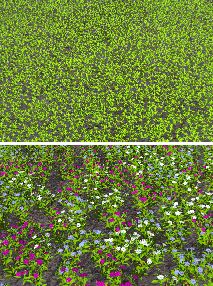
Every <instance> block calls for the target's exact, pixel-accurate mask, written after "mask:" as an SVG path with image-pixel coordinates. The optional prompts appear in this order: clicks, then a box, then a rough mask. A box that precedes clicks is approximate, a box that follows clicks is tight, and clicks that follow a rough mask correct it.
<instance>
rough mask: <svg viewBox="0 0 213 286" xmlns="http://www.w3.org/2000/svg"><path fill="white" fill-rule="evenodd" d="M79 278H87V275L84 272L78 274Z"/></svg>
mask: <svg viewBox="0 0 213 286" xmlns="http://www.w3.org/2000/svg"><path fill="white" fill-rule="evenodd" d="M79 276H80V277H87V276H88V274H87V273H85V272H84V273H81V274H79Z"/></svg>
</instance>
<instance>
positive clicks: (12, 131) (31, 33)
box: [0, 0, 213, 142]
mask: <svg viewBox="0 0 213 286" xmlns="http://www.w3.org/2000/svg"><path fill="white" fill-rule="evenodd" d="M212 12H213V6H212V3H211V1H205V0H180V1H171V0H163V1H162V0H161V1H159V0H157V1H156V0H146V1H141V0H127V1H122V0H116V1H112V0H104V1H103V0H102V1H100V0H99V1H98V0H93V1H90V0H81V1H74V0H72V1H71V0H70V1H69V0H57V1H56V0H37V1H36V0H27V1H26V0H13V1H11V0H2V1H1V6H0V13H1V19H0V27H1V34H0V49H1V61H0V72H1V79H0V91H1V99H2V100H1V101H2V104H1V111H2V113H1V129H0V138H1V141H8V142H13V141H16V142H23V141H39V142H44V141H49V142H52V141H59V142H64V141H72V142H82V141H91V142H115V141H117V142H122V141H125V142H131V141H139V142H143V141H144V142H145V141H150V142H159V141H161V142H165V141H170V142H171V141H185V142H186V141H188V142H195V141H202V142H204V141H209V142H211V141H212V139H213V129H212V124H211V123H212V118H213V116H212V115H213V110H212V106H213V104H212V72H211V70H212V68H211V67H212V61H211V58H212V53H211V50H212V48H211V36H212V14H213V13H212Z"/></svg>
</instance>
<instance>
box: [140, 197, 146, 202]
mask: <svg viewBox="0 0 213 286" xmlns="http://www.w3.org/2000/svg"><path fill="white" fill-rule="evenodd" d="M139 200H140V201H142V202H145V201H147V198H146V197H140V198H139Z"/></svg>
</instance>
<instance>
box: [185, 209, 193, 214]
mask: <svg viewBox="0 0 213 286" xmlns="http://www.w3.org/2000/svg"><path fill="white" fill-rule="evenodd" d="M194 212H195V211H194V210H189V211H188V212H187V213H188V214H194Z"/></svg>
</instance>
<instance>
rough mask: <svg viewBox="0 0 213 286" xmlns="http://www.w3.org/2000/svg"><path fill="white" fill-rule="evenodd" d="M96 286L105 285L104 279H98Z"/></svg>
mask: <svg viewBox="0 0 213 286" xmlns="http://www.w3.org/2000/svg"><path fill="white" fill-rule="evenodd" d="M96 286H105V283H104V282H103V281H96Z"/></svg>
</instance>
